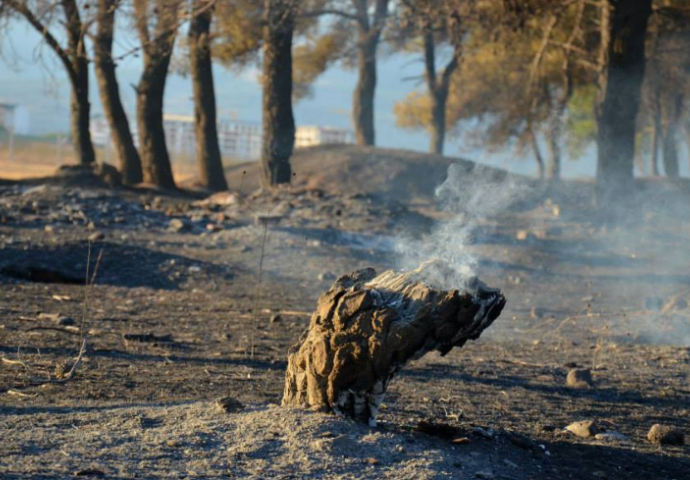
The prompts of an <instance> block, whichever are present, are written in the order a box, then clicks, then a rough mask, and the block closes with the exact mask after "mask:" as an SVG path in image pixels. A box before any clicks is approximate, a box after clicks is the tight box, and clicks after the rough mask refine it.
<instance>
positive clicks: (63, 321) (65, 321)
mask: <svg viewBox="0 0 690 480" xmlns="http://www.w3.org/2000/svg"><path fill="white" fill-rule="evenodd" d="M56 323H57V324H58V325H60V326H63V327H70V326H72V325H74V324H76V323H77V322H76V321H75V320H74V319H73V318H72V317H58V319H57V320H56Z"/></svg>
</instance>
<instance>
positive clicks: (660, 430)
mask: <svg viewBox="0 0 690 480" xmlns="http://www.w3.org/2000/svg"><path fill="white" fill-rule="evenodd" d="M647 440H649V441H650V442H652V443H656V444H659V445H683V444H684V443H685V434H684V433H683V432H682V430H680V429H678V428H675V427H671V426H669V425H659V424H658V423H657V424H656V425H652V428H650V429H649V433H647Z"/></svg>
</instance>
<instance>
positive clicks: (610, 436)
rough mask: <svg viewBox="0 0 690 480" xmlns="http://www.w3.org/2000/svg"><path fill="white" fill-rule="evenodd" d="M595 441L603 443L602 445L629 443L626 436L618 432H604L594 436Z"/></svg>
mask: <svg viewBox="0 0 690 480" xmlns="http://www.w3.org/2000/svg"><path fill="white" fill-rule="evenodd" d="M594 438H595V439H597V440H599V441H601V442H604V443H628V442H630V438H628V437H627V436H626V435H623V434H622V433H619V432H605V433H597V434H596V435H595V436H594Z"/></svg>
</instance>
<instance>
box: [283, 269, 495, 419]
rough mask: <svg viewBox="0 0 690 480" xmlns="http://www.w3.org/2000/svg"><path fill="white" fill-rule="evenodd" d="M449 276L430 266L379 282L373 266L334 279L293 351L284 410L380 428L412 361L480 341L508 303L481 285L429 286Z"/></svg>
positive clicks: (476, 282)
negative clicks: (392, 391)
mask: <svg viewBox="0 0 690 480" xmlns="http://www.w3.org/2000/svg"><path fill="white" fill-rule="evenodd" d="M449 273H451V272H449V271H448V267H446V266H444V265H443V264H441V263H439V262H427V263H425V264H423V265H422V266H420V267H419V268H418V269H416V270H414V271H409V272H402V273H398V272H395V271H392V270H389V271H386V272H384V273H382V274H381V275H378V276H377V275H376V272H375V271H374V270H373V269H371V268H368V269H363V270H357V271H355V272H352V273H350V274H347V275H344V276H342V277H340V278H339V279H338V280H336V282H335V283H334V284H333V285H332V286H331V288H330V290H328V292H326V293H324V294H323V295H322V296H321V297H320V298H319V301H318V305H317V308H316V311H315V312H314V313H313V315H312V317H311V322H310V325H309V328H308V330H307V331H306V332H305V333H304V335H303V336H302V338H301V339H300V341H299V342H298V343H297V344H296V345H294V346H293V347H292V348H291V349H290V351H289V353H288V367H287V371H286V378H285V390H284V394H283V400H282V404H283V405H284V406H288V407H306V408H313V409H317V410H321V411H329V412H335V413H341V414H344V415H346V416H350V417H354V418H357V419H360V420H364V421H368V422H369V424H370V425H375V424H376V416H377V413H378V409H379V406H380V405H381V402H382V401H383V398H384V395H385V393H386V389H387V387H388V385H389V384H390V381H391V380H392V379H393V377H394V376H395V375H396V374H397V373H398V372H399V371H400V370H401V369H402V368H403V367H404V366H405V365H406V364H407V363H408V362H409V361H410V360H413V359H417V358H420V357H422V356H423V355H424V354H426V353H428V352H430V351H432V350H436V351H438V352H440V353H441V355H445V354H447V353H448V352H449V351H450V350H451V349H452V348H453V347H462V346H463V345H464V344H465V343H466V342H467V341H468V340H475V339H477V338H479V336H480V335H481V333H482V332H483V331H484V330H485V329H486V328H487V327H489V326H490V325H491V324H492V323H493V321H494V320H495V319H496V318H497V317H498V316H499V315H500V313H501V311H502V309H503V307H504V305H505V302H506V300H505V297H504V296H503V295H502V294H501V292H500V291H499V290H497V289H492V288H489V287H487V286H486V285H485V284H483V283H482V282H480V281H479V280H477V279H471V280H468V281H466V282H465V283H466V284H465V285H460V286H458V287H459V288H457V289H452V290H444V289H442V288H434V286H432V284H433V283H435V282H433V281H429V279H433V278H439V277H441V276H443V277H446V278H448V277H450V275H449Z"/></svg>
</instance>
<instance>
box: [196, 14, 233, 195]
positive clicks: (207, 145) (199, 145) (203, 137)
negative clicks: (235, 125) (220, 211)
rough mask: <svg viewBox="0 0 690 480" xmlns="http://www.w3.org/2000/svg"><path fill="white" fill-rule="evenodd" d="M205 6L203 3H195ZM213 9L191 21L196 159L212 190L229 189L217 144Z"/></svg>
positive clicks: (201, 175) (204, 182)
mask: <svg viewBox="0 0 690 480" xmlns="http://www.w3.org/2000/svg"><path fill="white" fill-rule="evenodd" d="M195 5H198V8H203V5H204V2H195ZM212 15H213V12H212V9H208V10H205V11H204V12H202V13H201V14H198V15H195V16H193V17H192V19H191V20H190V23H189V54H190V67H191V73H192V84H193V87H194V129H195V133H196V157H197V158H196V161H197V164H198V166H199V180H200V182H201V184H202V185H203V186H204V187H206V188H208V189H211V190H214V191H220V190H227V189H228V184H227V182H226V181H225V173H224V172H223V161H222V157H221V154H220V146H219V144H218V128H217V119H216V94H215V87H214V83H213V70H212V62H211V48H210V47H211V45H210V38H209V37H210V29H211V18H212Z"/></svg>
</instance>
